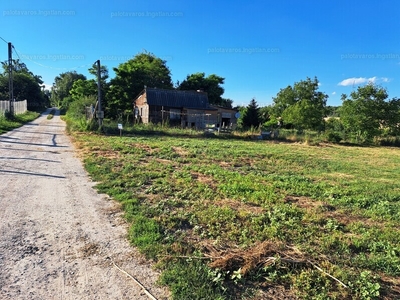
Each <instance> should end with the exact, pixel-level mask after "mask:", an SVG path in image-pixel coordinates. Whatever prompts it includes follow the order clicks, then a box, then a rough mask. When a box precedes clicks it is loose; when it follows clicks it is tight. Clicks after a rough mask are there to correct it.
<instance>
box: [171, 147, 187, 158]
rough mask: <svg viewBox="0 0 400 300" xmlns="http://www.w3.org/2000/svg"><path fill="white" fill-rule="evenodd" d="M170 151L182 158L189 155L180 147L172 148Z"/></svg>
mask: <svg viewBox="0 0 400 300" xmlns="http://www.w3.org/2000/svg"><path fill="white" fill-rule="evenodd" d="M172 150H174V151H175V152H176V153H177V154H179V155H180V156H183V157H184V156H188V155H189V152H188V151H187V150H186V149H183V148H182V147H172Z"/></svg>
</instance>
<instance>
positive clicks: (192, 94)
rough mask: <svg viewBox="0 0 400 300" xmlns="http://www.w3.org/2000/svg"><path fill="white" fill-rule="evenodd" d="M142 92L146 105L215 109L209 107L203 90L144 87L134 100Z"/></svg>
mask: <svg viewBox="0 0 400 300" xmlns="http://www.w3.org/2000/svg"><path fill="white" fill-rule="evenodd" d="M144 93H146V96H147V104H148V105H156V106H168V107H176V108H190V109H207V110H215V109H214V108H212V107H210V105H209V103H208V96H207V93H205V92H196V91H180V90H164V89H156V88H145V89H144V90H143V91H142V92H141V93H140V94H139V96H138V97H136V98H135V100H134V102H136V99H138V98H139V97H140V96H141V95H143V94H144Z"/></svg>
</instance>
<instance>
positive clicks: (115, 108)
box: [106, 52, 173, 117]
mask: <svg viewBox="0 0 400 300" xmlns="http://www.w3.org/2000/svg"><path fill="white" fill-rule="evenodd" d="M114 72H115V75H116V76H115V78H113V79H112V80H111V82H110V88H109V90H108V95H107V101H108V104H107V107H106V111H107V113H108V114H109V115H110V116H111V117H117V116H119V115H121V114H130V113H131V112H132V109H133V106H132V101H133V99H134V98H135V97H136V96H137V95H138V94H139V93H140V92H141V91H142V90H143V88H144V87H145V86H148V87H152V88H153V87H156V88H162V89H173V84H172V80H171V71H170V70H169V68H168V67H167V65H166V61H165V60H162V59H160V58H158V57H156V56H155V55H154V54H152V53H149V52H143V53H140V54H138V55H136V56H135V57H134V58H132V59H130V60H128V61H127V62H125V63H122V64H120V65H119V66H118V67H117V68H114Z"/></svg>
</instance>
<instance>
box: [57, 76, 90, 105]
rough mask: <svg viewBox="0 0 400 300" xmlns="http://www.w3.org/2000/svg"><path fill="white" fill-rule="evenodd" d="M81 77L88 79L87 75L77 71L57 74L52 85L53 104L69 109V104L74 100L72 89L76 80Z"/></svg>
mask: <svg viewBox="0 0 400 300" xmlns="http://www.w3.org/2000/svg"><path fill="white" fill-rule="evenodd" d="M79 79H81V80H86V76H85V75H83V74H78V73H77V72H76V71H72V72H65V73H61V74H60V75H59V76H57V77H56V78H55V79H54V84H53V87H52V104H53V105H54V106H58V107H62V108H64V109H68V106H69V104H70V103H71V102H72V101H73V99H72V97H71V95H70V91H71V89H72V86H73V84H74V82H75V81H77V80H79Z"/></svg>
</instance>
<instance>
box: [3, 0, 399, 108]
mask: <svg viewBox="0 0 400 300" xmlns="http://www.w3.org/2000/svg"><path fill="white" fill-rule="evenodd" d="M399 11H400V1H397V0H382V1H379V2H378V1H372V0H363V1H351V2H350V1H343V0H338V1H314V0H307V1H305V0H303V1H296V0H282V1H268V0H254V1H241V0H240V1H239V0H233V1H218V0H215V1H211V0H202V1H184V0H171V1H167V0H136V1H126V0H114V1H107V2H106V1H100V2H90V1H82V0H81V1H76V0H70V1H54V0H51V1H49V0H37V1H27V0H25V1H23V0H1V3H0V28H1V29H0V37H2V38H3V39H5V40H6V41H8V42H12V43H13V45H14V47H15V49H16V50H17V53H18V55H19V57H20V58H21V60H22V61H23V62H25V63H26V64H27V66H28V68H29V69H30V70H31V71H32V72H33V73H35V74H37V75H41V76H42V78H43V80H44V81H45V83H46V84H47V85H51V84H52V83H53V82H54V77H55V76H57V75H58V74H60V73H62V72H66V71H70V70H76V71H77V72H79V73H83V74H85V75H86V76H88V77H90V76H91V75H89V73H88V71H87V69H88V68H89V67H90V65H92V64H93V63H94V62H95V61H96V60H98V59H100V60H101V63H102V64H104V65H106V66H107V67H108V68H109V70H110V75H111V77H113V76H114V74H113V72H112V68H113V67H117V66H118V65H119V64H120V63H123V62H125V61H127V60H128V59H129V58H131V57H133V56H134V55H136V54H138V53H140V52H142V51H143V50H146V51H149V52H152V53H154V54H155V55H156V56H157V57H160V58H162V59H164V60H166V61H167V66H168V67H169V68H170V70H171V73H172V79H173V81H174V82H176V81H178V80H179V81H182V80H183V79H185V77H186V76H187V75H188V74H192V73H195V72H205V73H206V75H209V74H217V75H219V76H222V77H224V78H225V84H224V85H223V87H224V88H225V93H224V97H226V98H230V99H232V100H234V104H236V105H247V104H248V103H249V102H250V100H251V99H252V98H255V99H256V101H257V103H258V104H259V106H265V105H269V104H271V103H272V97H274V96H276V94H277V93H278V92H279V90H280V89H281V88H284V87H286V86H288V85H293V84H294V82H298V81H300V80H303V79H306V78H307V77H310V78H314V77H315V76H316V77H317V78H318V80H319V81H320V90H321V91H323V92H325V93H326V94H328V95H329V99H328V104H329V105H340V104H341V101H340V96H341V94H343V93H346V94H349V93H350V92H351V91H352V90H353V89H356V88H357V86H358V85H364V84H366V83H367V82H369V81H373V82H375V83H377V84H379V85H381V86H383V87H385V88H387V89H388V92H389V97H390V98H392V97H400V18H399ZM1 45H3V46H1ZM1 49H3V50H1ZM13 55H14V57H15V58H18V56H17V55H16V53H14V54H13ZM0 60H1V61H5V60H7V45H6V43H3V42H2V41H0Z"/></svg>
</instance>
